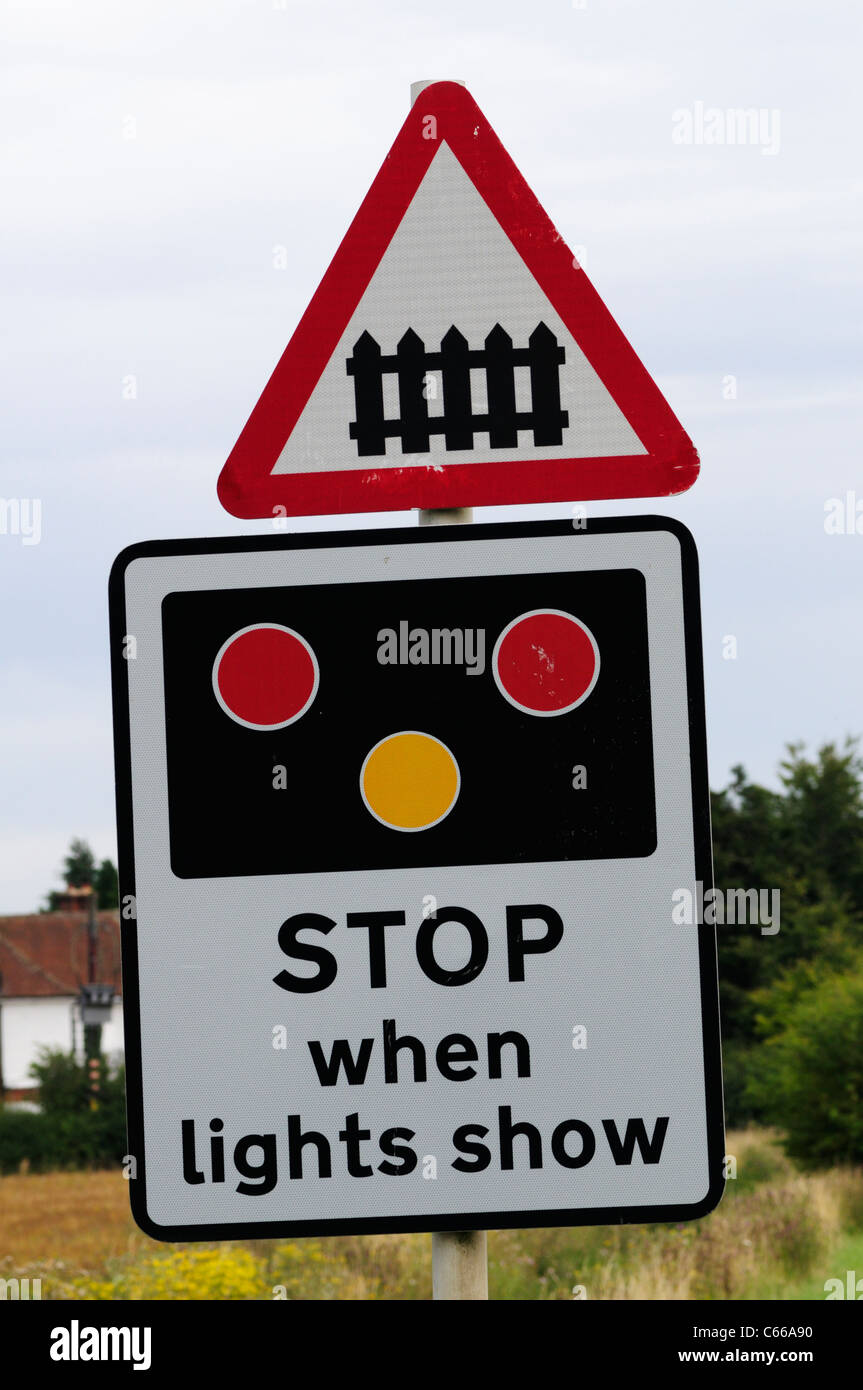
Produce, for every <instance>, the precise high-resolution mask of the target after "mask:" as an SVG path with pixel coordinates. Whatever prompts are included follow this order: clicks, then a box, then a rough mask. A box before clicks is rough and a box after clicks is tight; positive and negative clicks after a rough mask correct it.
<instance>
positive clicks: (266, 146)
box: [0, 0, 863, 913]
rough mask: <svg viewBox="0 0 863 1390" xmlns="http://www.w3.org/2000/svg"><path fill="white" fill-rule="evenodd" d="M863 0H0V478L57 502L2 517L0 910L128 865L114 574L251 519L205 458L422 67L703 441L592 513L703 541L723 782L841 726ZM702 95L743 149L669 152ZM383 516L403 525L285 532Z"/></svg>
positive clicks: (373, 168)
mask: <svg viewBox="0 0 863 1390" xmlns="http://www.w3.org/2000/svg"><path fill="white" fill-rule="evenodd" d="M861 13H863V11H861V7H860V5H859V3H857V0H832V3H830V0H827V3H821V4H820V5H812V4H811V3H806V4H803V3H799V2H798V0H725V3H723V4H721V5H708V4H707V3H705V2H704V0H651V2H650V3H641V2H640V0H586V4H584V5H581V4H579V3H575V4H573V3H572V0H538V3H535V4H532V5H525V4H524V3H511V0H495V2H494V3H490V2H489V0H472V3H470V4H465V3H463V0H460V3H452V0H438V3H436V4H434V5H430V4H427V3H425V0H423V3H418V0H370V3H366V4H362V5H359V4H355V3H347V0H335V2H332V0H331V2H330V3H328V2H327V0H308V3H306V0H221V3H219V0H200V3H199V2H198V0H174V3H170V4H169V3H167V0H148V3H147V4H138V5H125V4H118V3H117V2H116V0H111V2H110V3H107V2H106V3H95V2H94V0H90V2H89V3H88V2H87V0H81V3H77V4H75V5H69V4H68V3H57V4H44V3H39V0H20V3H16V0H11V3H10V2H9V0H7V3H5V4H4V6H3V19H2V29H3V37H4V40H5V54H4V59H3V62H4V68H5V70H4V72H3V78H2V86H0V112H2V121H0V150H2V156H0V158H2V189H3V198H2V203H3V218H2V228H3V230H2V236H3V255H2V274H3V277H4V282H5V283H4V295H3V303H4V309H3V315H2V344H3V345H2V382H3V412H2V415H3V444H2V472H0V496H2V497H3V498H5V499H9V498H19V499H21V498H23V499H39V501H40V503H41V509H42V521H41V538H40V540H39V543H38V544H32V545H31V544H26V543H25V540H26V539H27V538H26V537H24V536H22V535H11V534H5V535H0V573H2V580H0V583H2V590H0V592H2V596H3V607H2V613H3V617H2V624H3V626H2V665H3V695H2V732H0V778H2V786H3V797H2V845H0V912H6V913H9V912H17V911H29V910H33V909H35V908H36V907H37V905H38V904H39V902H40V900H41V898H42V896H43V895H44V893H45V892H46V891H47V889H48V888H49V887H51V886H52V885H57V884H58V882H59V880H58V877H57V870H58V868H59V865H60V862H61V859H62V857H63V854H64V852H65V849H66V846H67V844H68V841H69V839H70V837H71V836H72V835H75V834H77V835H83V836H85V837H86V838H88V839H89V840H90V842H91V844H92V845H93V848H94V850H95V851H96V853H97V854H98V855H99V856H100V857H101V856H105V855H109V856H111V857H112V858H114V857H115V856H116V832H115V824H114V805H113V761H112V747H111V710H110V691H109V678H108V641H107V605H106V586H107V576H108V570H109V567H110V564H111V561H112V559H113V558H114V556H115V555H116V554H117V552H118V551H119V550H121V549H122V548H123V547H124V546H126V545H128V544H130V543H131V542H133V541H137V540H144V539H153V538H157V537H167V536H187V535H211V536H216V535H236V534H242V533H251V532H266V533H268V534H272V528H271V527H270V526H268V525H267V524H266V523H261V524H256V523H250V522H239V521H235V520H233V519H232V518H230V517H229V516H228V515H227V513H225V512H224V511H222V509H221V508H220V506H219V504H218V501H217V498H216V478H217V476H218V473H219V470H220V468H221V466H222V464H223V462H224V460H225V458H226V456H227V454H228V453H229V451H230V449H231V447H232V445H233V443H234V441H235V439H236V437H237V435H238V433H239V431H240V429H241V427H242V425H243V423H244V422H245V420H246V418H247V416H248V414H249V412H250V410H251V408H252V406H253V405H254V403H255V401H256V399H257V397H258V395H259V394H260V391H261V390H262V388H263V387H264V385H265V384H266V381H267V379H268V377H269V375H270V373H271V371H272V368H273V366H274V365H275V362H276V360H277V359H278V357H279V356H280V354H281V352H282V349H283V348H284V346H285V343H286V342H287V340H288V338H289V337H290V335H291V333H292V331H293V329H294V327H295V325H296V322H297V320H298V318H299V316H300V315H301V313H302V312H303V310H304V308H305V306H306V303H307V302H308V300H309V298H310V297H311V295H312V293H313V292H314V290H315V288H316V286H317V284H318V282H319V280H320V277H321V275H322V274H323V272H324V270H325V269H326V267H327V264H328V263H329V260H330V258H331V256H332V254H333V252H334V251H335V249H336V247H337V245H338V243H339V241H340V240H341V237H342V235H343V233H344V231H345V230H346V228H347V225H348V223H349V222H350V220H351V218H352V217H353V215H354V212H355V211H356V208H357V206H358V205H359V203H360V201H361V199H362V197H363V196H364V194H365V192H366V190H367V188H368V186H369V184H370V183H371V180H372V179H373V177H374V175H375V173H376V172H377V169H378V167H379V166H380V164H381V162H382V160H383V158H384V156H385V154H386V152H387V150H388V148H389V146H390V144H391V143H392V140H393V138H394V137H395V135H396V132H397V130H398V128H399V126H400V125H401V122H402V120H403V119H404V116H405V114H406V111H407V108H408V104H409V86H410V83H411V81H413V80H416V79H419V78H461V79H464V80H466V82H467V85H468V87H469V88H470V90H471V92H472V94H473V96H474V97H475V99H476V100H477V102H478V103H479V105H480V107H481V108H482V109H483V111H484V112H485V114H486V115H487V117H488V118H489V120H490V122H491V124H492V125H493V126H494V128H495V129H496V131H497V133H498V135H499V136H500V137H501V139H502V140H503V142H504V144H505V145H506V147H507V148H508V150H509V152H510V154H511V155H512V157H513V158H514V159H515V161H516V163H517V164H518V165H519V166H520V168H521V170H522V172H523V173H524V175H525V177H526V179H527V181H528V183H529V184H530V185H531V186H532V188H533V189H534V191H535V192H536V194H537V195H538V197H539V199H540V201H541V202H542V203H543V205H544V206H545V208H546V210H547V211H548V213H549V215H550V216H551V218H552V220H553V221H554V222H555V223H556V225H557V226H558V228H559V229H560V231H561V233H562V234H563V236H564V237H565V238H566V240H567V241H568V242H569V244H570V245H571V246H572V247H573V248H575V247H583V248H585V256H586V268H587V272H588V274H589V276H590V278H591V280H592V281H593V283H594V285H595V286H596V288H597V289H598V291H599V293H600V294H601V295H602V297H603V298H604V299H605V301H606V303H607V304H608V306H609V308H610V309H611V311H612V313H613V315H614V316H615V318H616V319H617V321H618V323H619V324H620V325H621V327H622V328H623V330H624V332H625V333H626V334H627V336H628V337H629V339H630V341H631V342H632V344H633V346H634V347H635V349H636V351H637V352H638V354H639V355H640V356H641V358H642V360H643V361H644V362H645V363H646V365H647V367H648V368H649V370H650V371H651V372H652V373H653V374H654V376H655V377H656V379H657V380H658V382H659V384H660V386H661V388H662V389H663V391H664V392H665V394H666V396H667V398H668V400H669V401H670V403H671V405H672V408H673V409H674V410H675V412H676V413H677V415H678V416H679V417H680V419H681V420H682V422H683V424H684V425H685V427H686V428H687V430H688V432H689V433H690V435H691V436H692V438H693V440H694V442H695V444H696V447H697V448H698V450H699V453H700V455H701V459H702V474H701V478H700V479H699V481H698V482H697V484H696V485H695V487H694V488H693V489H692V491H691V492H690V493H688V494H686V495H684V496H683V497H681V498H678V499H676V500H674V501H672V502H665V501H650V500H647V499H645V500H644V501H638V502H633V503H629V504H623V503H607V504H599V503H597V504H595V505H592V506H591V512H592V513H593V514H596V515H599V514H609V515H614V514H623V513H630V512H666V513H668V514H672V515H676V516H678V517H680V518H681V519H682V520H683V521H685V522H686V524H687V525H688V526H689V527H690V529H691V530H692V531H693V533H694V535H695V538H696V541H697V543H698V546H699V551H700V555H701V565H702V585H703V614H704V638H705V670H706V676H707V715H708V732H709V751H710V767H711V784H712V785H713V786H714V787H719V786H721V785H723V784H724V783H725V782H726V780H727V778H728V772H729V768H730V767H731V766H732V765H733V764H734V763H736V762H743V763H744V764H745V766H746V767H747V769H748V770H749V772H750V774H751V775H752V776H753V777H755V778H756V779H758V780H761V781H764V782H768V783H774V782H775V769H776V764H777V761H778V759H779V758H780V757H781V755H782V750H783V745H784V743H785V741H787V740H789V739H805V740H806V741H807V742H808V743H809V745H810V746H817V745H818V744H819V743H822V742H824V741H827V740H836V739H840V740H841V739H842V738H843V737H844V736H845V735H846V734H847V733H855V732H859V731H861V730H863V704H861V690H863V586H861V574H863V534H860V535H854V534H844V535H842V534H839V535H834V534H828V533H827V532H826V531H825V504H826V503H828V501H829V499H831V498H834V497H838V498H842V499H843V500H844V499H845V498H846V494H848V493H849V492H854V493H856V496H857V498H858V499H859V501H860V504H861V514H863V468H861V424H863V390H861V384H860V339H861V323H863V315H861V306H860V298H861V256H860V252H861V206H863V175H861V166H860V159H859V132H860V128H861V119H860V118H861V110H860V107H861V99H860V90H861V83H860V75H859V74H860V61H861V32H860V30H861ZM699 103H700V104H701V105H700V108H699ZM711 108H715V109H718V110H719V111H720V112H723V113H724V112H727V111H729V110H734V109H735V108H756V109H758V110H759V111H760V112H761V126H760V131H759V134H758V138H757V139H755V140H754V141H752V142H750V143H748V144H745V145H740V144H733V145H732V144H727V143H726V144H721V145H720V144H716V143H711V144H708V143H704V142H701V143H698V142H697V141H696V140H693V142H692V143H683V142H681V141H680V138H679V137H680V135H681V134H685V133H686V123H687V119H688V117H687V115H682V114H681V113H688V115H689V116H691V117H692V122H693V128H694V132H695V133H696V134H697V121H698V115H697V113H698V110H699V109H700V110H701V111H702V112H703V113H708V112H709V111H710V109H711ZM713 129H714V130H716V129H718V127H717V126H716V124H715V121H714V126H713ZM675 132H676V133H677V136H678V139H677V140H676V139H675V138H674V137H675ZM277 246H284V247H286V248H287V250H288V255H287V266H286V268H284V269H276V268H275V267H274V253H273V249H274V247H277ZM130 377H134V378H135V380H136V384H137V397H136V399H125V398H124V383H126V385H127V391H126V394H128V379H129V378H130ZM729 378H733V379H734V380H733V381H730V380H729ZM735 388H736V396H734V395H733V392H734V390H735ZM569 510H570V509H569V508H568V507H567V506H565V505H561V506H544V507H537V508H532V509H529V510H528V509H514V508H507V509H503V508H501V509H492V510H488V511H478V512H477V518H478V519H480V520H500V519H504V518H509V517H512V516H526V515H530V516H532V517H553V516H563V515H567V514H568V513H569ZM371 523H374V524H381V523H383V524H387V525H404V524H414V523H415V517H413V516H411V515H410V514H405V513H402V514H398V513H391V514H389V515H388V516H386V517H375V518H359V517H345V518H341V519H338V520H336V521H332V520H326V521H317V520H315V521H299V522H297V523H291V529H297V530H305V529H309V528H312V527H314V528H320V527H326V528H327V529H329V528H330V527H331V526H333V525H335V526H341V525H345V526H354V525H358V524H362V525H368V524H371ZM860 524H861V531H863V520H861V523H860ZM7 529H8V528H7ZM729 635H732V636H735V637H736V639H737V646H738V655H737V659H736V660H726V659H723V654H722V652H723V639H724V638H725V637H727V636H729Z"/></svg>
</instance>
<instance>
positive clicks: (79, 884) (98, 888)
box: [42, 839, 120, 912]
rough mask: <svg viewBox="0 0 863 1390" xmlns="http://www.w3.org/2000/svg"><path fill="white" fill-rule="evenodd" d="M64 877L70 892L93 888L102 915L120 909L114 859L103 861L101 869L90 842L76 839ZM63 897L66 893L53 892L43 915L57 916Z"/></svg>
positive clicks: (69, 854)
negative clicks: (51, 913)
mask: <svg viewBox="0 0 863 1390" xmlns="http://www.w3.org/2000/svg"><path fill="white" fill-rule="evenodd" d="M60 875H61V877H62V878H63V880H64V882H65V883H66V884H67V885H68V886H69V887H70V888H84V887H86V886H88V885H92V887H93V891H94V892H95V894H96V906H97V908H99V910H100V911H102V912H107V911H110V910H111V909H112V908H117V907H118V906H119V903H120V896H119V893H120V890H119V885H118V881H117V870H116V868H115V867H114V865H113V863H112V862H111V860H110V859H103V860H102V862H101V863H100V864H99V865H98V867H97V865H96V856H95V855H94V853H93V851H92V850H91V848H90V846H89V845H88V843H87V841H86V840H80V839H73V840H72V841H71V842H70V845H69V850H68V853H67V855H66V857H65V859H64V860H63V867H62V869H61V870H60ZM62 897H63V890H62V889H51V891H50V892H49V893H48V895H47V900H46V903H45V906H44V907H43V908H42V911H43V912H56V911H57V910H58V906H59V903H60V900H61V898H62Z"/></svg>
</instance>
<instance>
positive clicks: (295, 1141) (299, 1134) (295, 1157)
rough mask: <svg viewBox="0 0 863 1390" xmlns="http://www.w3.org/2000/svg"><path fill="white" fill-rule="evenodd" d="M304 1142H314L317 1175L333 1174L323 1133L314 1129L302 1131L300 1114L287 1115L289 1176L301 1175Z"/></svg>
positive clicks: (328, 1176) (327, 1176)
mask: <svg viewBox="0 0 863 1390" xmlns="http://www.w3.org/2000/svg"><path fill="white" fill-rule="evenodd" d="M306 1144H314V1146H315V1148H316V1149H317V1151H318V1177H319V1178H331V1177H332V1175H333V1165H332V1159H331V1155H330V1146H329V1143H328V1142H327V1140H326V1138H325V1136H324V1135H323V1134H319V1133H318V1131H317V1130H316V1129H310V1130H308V1132H307V1133H306V1134H303V1131H302V1117H301V1116H300V1115H289V1116H288V1176H289V1177H291V1178H301V1177H302V1176H303V1149H304V1148H305V1146H306Z"/></svg>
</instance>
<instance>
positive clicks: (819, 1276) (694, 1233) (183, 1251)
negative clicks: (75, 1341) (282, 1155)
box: [0, 1130, 863, 1300]
mask: <svg viewBox="0 0 863 1390" xmlns="http://www.w3.org/2000/svg"><path fill="white" fill-rule="evenodd" d="M728 1151H729V1154H733V1155H734V1157H735V1160H736V1164H737V1176H736V1178H735V1179H733V1180H732V1181H729V1183H728V1185H727V1188H726V1196H725V1198H724V1199H723V1202H722V1203H721V1205H720V1207H719V1208H718V1210H717V1211H715V1212H713V1213H712V1214H711V1215H710V1216H709V1217H706V1218H705V1219H704V1220H703V1221H700V1222H694V1223H689V1224H687V1225H663V1226H614V1227H609V1226H593V1227H580V1228H574V1229H565V1228H563V1229H543V1230H534V1231H493V1232H490V1234H489V1291H490V1296H491V1297H492V1298H494V1299H531V1300H536V1299H546V1300H563V1299H567V1300H568V1299H572V1298H573V1290H574V1289H575V1288H577V1287H578V1288H583V1290H584V1292H585V1294H586V1297H587V1298H588V1299H663V1300H667V1299H731V1298H741V1299H755V1298H768V1299H789V1298H804V1299H823V1298H824V1297H825V1293H824V1283H825V1280H826V1279H828V1278H833V1277H838V1278H842V1279H843V1280H844V1278H845V1271H846V1270H847V1269H854V1270H857V1271H858V1276H859V1277H863V1172H861V1171H860V1170H853V1169H831V1170H829V1171H826V1172H822V1173H813V1174H803V1173H800V1172H798V1171H797V1170H796V1169H795V1168H794V1166H793V1165H792V1164H791V1162H790V1161H789V1160H788V1159H787V1158H786V1157H785V1156H784V1155H783V1153H782V1151H781V1149H780V1148H779V1147H778V1145H777V1142H776V1137H775V1136H774V1135H772V1134H771V1133H769V1132H768V1131H765V1130H747V1131H743V1132H740V1133H738V1134H731V1135H729V1138H728ZM0 1231H2V1233H3V1234H2V1237H0V1277H6V1278H9V1277H13V1276H18V1277H19V1278H23V1277H28V1276H29V1277H30V1278H31V1279H32V1278H41V1279H42V1296H43V1298H97V1299H137V1298H163V1299H165V1298H171V1299H204V1298H219V1299H271V1298H273V1297H285V1298H289V1299H427V1298H429V1297H430V1296H431V1259H430V1240H429V1237H428V1236H425V1235H416V1236H411V1235H401V1236H399V1235H396V1236H342V1237H334V1238H332V1239H327V1240H296V1241H278V1240H261V1241H247V1242H242V1243H240V1242H235V1243H229V1242H223V1243H221V1244H219V1245H216V1246H214V1245H200V1244H194V1245H191V1246H176V1245H164V1244H162V1243H160V1242H157V1241H153V1240H150V1239H149V1237H147V1236H145V1235H144V1234H143V1233H142V1232H141V1231H139V1230H138V1229H137V1227H136V1226H135V1225H134V1224H133V1222H132V1219H131V1217H130V1215H129V1206H128V1191H127V1188H126V1183H125V1182H124V1181H123V1179H122V1177H120V1176H119V1175H117V1174H115V1173H109V1172H95V1173H47V1174H28V1175H23V1174H22V1175H20V1176H14V1177H5V1178H0Z"/></svg>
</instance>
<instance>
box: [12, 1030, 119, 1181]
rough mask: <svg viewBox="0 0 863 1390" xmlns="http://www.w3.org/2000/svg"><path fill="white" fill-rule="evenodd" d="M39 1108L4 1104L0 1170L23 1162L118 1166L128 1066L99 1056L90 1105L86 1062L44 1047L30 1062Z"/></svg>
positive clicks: (39, 1167)
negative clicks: (95, 1092)
mask: <svg viewBox="0 0 863 1390" xmlns="http://www.w3.org/2000/svg"><path fill="white" fill-rule="evenodd" d="M30 1071H31V1074H32V1076H33V1077H34V1078H35V1080H37V1081H38V1082H39V1095H40V1103H41V1106H42V1108H41V1110H40V1112H39V1113H38V1114H35V1115H34V1114H31V1113H29V1112H27V1111H19V1110H9V1109H8V1108H7V1109H0V1173H14V1172H17V1171H18V1169H19V1168H20V1167H21V1166H22V1164H23V1165H26V1166H27V1167H28V1168H29V1169H31V1170H32V1171H34V1172H47V1171H49V1170H51V1169H54V1168H88V1167H102V1168H107V1167H114V1166H115V1165H116V1166H119V1164H120V1163H121V1161H122V1159H123V1155H124V1154H125V1152H126V1121H125V1072H124V1069H123V1067H117V1068H114V1069H111V1068H110V1067H109V1065H108V1063H107V1061H106V1060H105V1058H104V1057H102V1058H100V1068H99V1090H98V1098H97V1107H96V1109H95V1110H94V1109H92V1108H91V1105H90V1101H91V1093H90V1082H89V1076H88V1072H87V1068H86V1066H84V1065H83V1064H81V1063H79V1062H78V1061H77V1060H76V1059H75V1058H74V1057H73V1056H71V1055H69V1054H68V1053H64V1052H60V1051H56V1050H52V1049H50V1048H43V1049H42V1050H41V1056H40V1058H39V1060H38V1061H37V1062H34V1063H33V1065H32V1067H31V1068H30Z"/></svg>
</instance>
